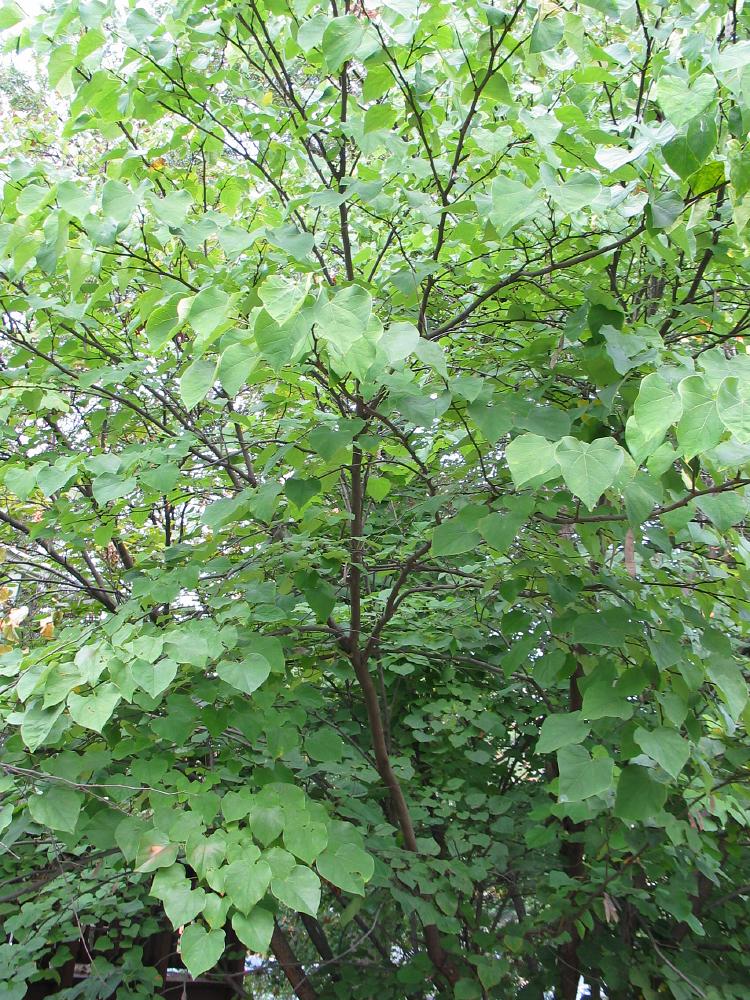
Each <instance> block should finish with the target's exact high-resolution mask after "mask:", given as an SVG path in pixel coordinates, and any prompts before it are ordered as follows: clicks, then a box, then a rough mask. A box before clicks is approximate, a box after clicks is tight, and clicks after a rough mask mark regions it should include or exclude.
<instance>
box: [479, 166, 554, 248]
mask: <svg viewBox="0 0 750 1000" xmlns="http://www.w3.org/2000/svg"><path fill="white" fill-rule="evenodd" d="M491 194H492V211H491V212H490V219H491V220H492V224H493V226H494V227H495V229H497V232H498V235H499V236H505V235H506V234H507V233H509V232H510V231H511V230H512V229H515V228H516V226H518V225H520V224H521V223H523V222H525V221H526V220H527V219H529V218H531V217H532V216H534V215H536V214H537V212H539V211H541V209H542V207H543V206H542V201H541V199H540V198H538V197H537V196H536V192H535V191H534V190H532V189H531V188H528V187H527V186H526V185H525V184H524V183H523V182H522V181H519V180H515V179H514V178H512V177H505V176H504V175H501V176H499V177H496V178H495V180H494V181H493V182H492V189H491Z"/></svg>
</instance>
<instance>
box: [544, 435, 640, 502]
mask: <svg viewBox="0 0 750 1000" xmlns="http://www.w3.org/2000/svg"><path fill="white" fill-rule="evenodd" d="M555 458H556V459H557V461H558V463H559V465H560V469H561V470H562V475H563V479H564V480H565V484H566V485H567V487H568V489H569V490H570V491H571V493H572V494H573V495H574V496H576V497H578V499H579V500H582V501H583V503H584V504H585V505H586V506H587V507H588V509H589V510H593V509H594V507H595V506H596V504H597V501H598V500H599V497H600V496H601V495H602V493H604V491H605V490H607V489H609V487H610V486H611V485H612V484H613V483H614V481H615V479H616V478H617V473H618V472H619V471H620V467H621V466H622V463H623V460H624V458H625V452H624V451H623V450H622V448H621V447H620V446H619V445H618V444H617V443H616V442H615V441H613V440H612V438H597V439H596V440H595V441H592V442H591V444H588V443H587V442H585V441H578V440H577V439H576V438H572V437H564V438H563V439H562V441H560V443H559V444H558V446H557V448H556V449H555Z"/></svg>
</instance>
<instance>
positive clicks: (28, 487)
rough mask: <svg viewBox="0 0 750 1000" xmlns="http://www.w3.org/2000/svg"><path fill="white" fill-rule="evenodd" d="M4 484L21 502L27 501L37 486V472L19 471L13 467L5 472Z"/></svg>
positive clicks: (29, 470) (33, 470)
mask: <svg viewBox="0 0 750 1000" xmlns="http://www.w3.org/2000/svg"><path fill="white" fill-rule="evenodd" d="M3 482H4V483H5V485H6V487H7V488H8V489H9V490H10V492H11V493H14V494H15V495H16V496H17V497H18V499H19V500H27V499H28V498H29V497H30V496H31V494H32V493H33V491H34V487H35V486H36V470H35V469H19V468H14V467H13V466H11V467H10V468H9V469H6V470H5V473H4V476H3Z"/></svg>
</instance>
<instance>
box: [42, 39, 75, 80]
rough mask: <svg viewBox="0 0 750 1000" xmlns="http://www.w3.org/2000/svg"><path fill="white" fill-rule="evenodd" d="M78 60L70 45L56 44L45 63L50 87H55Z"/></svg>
mask: <svg viewBox="0 0 750 1000" xmlns="http://www.w3.org/2000/svg"><path fill="white" fill-rule="evenodd" d="M77 62H78V60H77V57H76V54H75V52H74V51H73V48H72V47H71V46H70V45H58V46H57V47H56V48H54V49H53V50H52V52H51V54H50V57H49V62H48V63H47V77H48V79H49V85H50V87H56V86H57V85H58V83H59V82H60V81H61V80H62V78H63V77H64V76H66V75H67V74H68V73H70V71H71V70H72V69H73V67H74V66H75V65H76V63H77Z"/></svg>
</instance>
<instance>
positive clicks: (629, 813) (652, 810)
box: [615, 764, 668, 823]
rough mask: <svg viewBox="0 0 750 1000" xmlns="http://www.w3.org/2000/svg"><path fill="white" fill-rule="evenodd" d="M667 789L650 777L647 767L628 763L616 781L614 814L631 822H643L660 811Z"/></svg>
mask: <svg viewBox="0 0 750 1000" xmlns="http://www.w3.org/2000/svg"><path fill="white" fill-rule="evenodd" d="M667 790H668V789H667V786H666V785H662V784H660V783H659V782H657V781H655V780H654V779H653V778H652V777H651V773H650V771H649V769H648V768H647V767H639V766H638V765H637V764H629V765H628V766H627V767H624V768H623V770H622V773H621V774H620V777H619V780H618V782H617V796H616V798H615V816H619V817H620V819H624V820H627V821H628V822H632V823H638V822H645V821H646V820H649V819H651V818H653V817H655V816H657V815H658V814H659V813H660V812H661V810H662V808H663V807H664V803H665V801H666V798H667Z"/></svg>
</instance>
